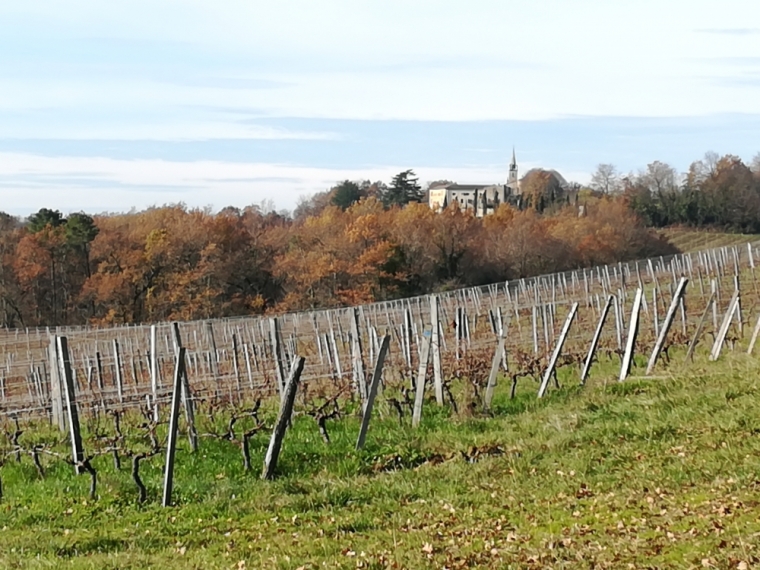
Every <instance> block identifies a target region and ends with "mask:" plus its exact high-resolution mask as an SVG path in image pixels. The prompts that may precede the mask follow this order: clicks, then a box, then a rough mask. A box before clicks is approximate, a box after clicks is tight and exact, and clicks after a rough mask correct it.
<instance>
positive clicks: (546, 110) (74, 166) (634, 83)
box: [0, 0, 760, 215]
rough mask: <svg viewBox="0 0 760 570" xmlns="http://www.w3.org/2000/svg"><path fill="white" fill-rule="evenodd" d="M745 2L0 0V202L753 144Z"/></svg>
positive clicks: (495, 169)
mask: <svg viewBox="0 0 760 570" xmlns="http://www.w3.org/2000/svg"><path fill="white" fill-rule="evenodd" d="M758 133H760V3H757V2H749V1H747V0H745V1H736V0H724V1H723V2H721V3H720V5H719V6H716V5H715V3H712V2H706V1H701V0H691V1H681V0H671V1H664V0H659V1H651V0H638V1H636V2H633V1H619V2H601V1H596V2H592V1H588V0H532V1H526V0H512V1H506V0H501V1H493V0H469V1H468V2H466V3H465V2H462V1H461V0H460V1H458V2H453V1H447V0H438V1H431V0H416V1H412V0H406V1H403V2H402V1H396V0H385V1H382V2H380V1H375V0H365V1H363V2H350V1H348V0H343V1H333V0H321V1H320V2H313V1H288V0H283V1H281V2H278V3H271V2H267V3H264V2H259V1H251V0H248V1H232V0H229V1H226V2H209V1H193V0H183V1H181V2H180V1H168V0H151V1H145V2H142V1H141V2H138V1H130V0H124V1H122V2H118V3H116V2H102V1H99V2H95V1H91V0H79V1H76V0H56V1H52V0H51V1H45V0H38V1H35V2H27V3H10V2H5V3H3V4H2V5H0V210H4V211H7V212H11V213H15V214H20V215H26V214H28V213H30V212H33V211H36V210H37V209H39V208H41V207H51V208H58V209H61V210H63V211H64V212H70V211H76V210H82V209H83V210H86V211H89V212H102V211H123V210H128V209H130V208H132V207H136V208H144V207H146V206H150V205H160V204H164V203H173V202H180V201H181V202H185V203H187V204H188V205H191V206H211V207H212V208H213V209H219V208H222V207H224V206H227V205H234V206H240V207H242V206H245V205H248V204H251V203H258V202H261V201H262V200H271V201H272V202H274V204H275V205H276V207H277V208H284V209H291V208H293V206H294V205H295V203H296V200H297V198H298V197H299V196H301V195H308V194H310V193H313V192H315V191H319V190H324V189H326V188H328V187H329V186H330V185H332V184H334V183H335V182H336V181H338V180H342V179H345V178H349V179H371V180H386V181H387V180H389V179H390V178H391V177H392V176H393V174H395V173H396V172H399V171H400V170H402V169H406V168H414V169H415V170H416V171H417V173H418V174H419V176H420V179H421V181H423V182H425V181H432V180H436V179H441V178H446V179H452V180H457V181H459V182H496V181H501V180H502V179H504V178H505V177H506V164H507V162H508V159H509V155H510V153H511V149H512V146H513V145H514V146H515V147H516V149H517V156H518V162H519V163H520V167H521V169H523V171H524V170H527V169H528V168H530V167H532V166H546V167H552V168H556V169H558V170H560V171H561V172H562V173H563V174H564V175H565V176H566V178H568V179H573V180H577V181H580V182H584V181H586V180H588V178H589V176H590V173H591V172H592V171H593V170H594V168H595V166H596V165H597V164H598V163H600V162H609V163H613V164H615V165H617V167H618V168H619V169H620V170H621V171H624V172H628V171H635V170H637V169H639V168H641V167H644V166H645V165H646V164H647V163H648V162H651V161H652V160H663V161H666V162H669V163H671V164H672V165H673V166H675V167H676V168H678V169H679V170H685V169H686V168H688V165H689V163H690V162H691V161H692V160H695V159H698V158H700V157H701V156H702V155H703V154H704V153H705V152H706V151H708V150H713V151H716V152H718V153H721V154H724V153H731V154H736V155H738V156H740V157H742V158H743V159H745V160H747V161H748V160H750V159H751V158H752V157H753V156H754V155H755V154H756V153H757V152H759V151H760V137H758Z"/></svg>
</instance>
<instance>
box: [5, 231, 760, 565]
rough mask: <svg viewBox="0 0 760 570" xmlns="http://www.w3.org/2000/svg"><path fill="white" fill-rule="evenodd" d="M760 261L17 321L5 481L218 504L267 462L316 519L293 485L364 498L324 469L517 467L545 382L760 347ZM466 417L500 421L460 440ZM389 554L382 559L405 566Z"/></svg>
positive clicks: (642, 372)
mask: <svg viewBox="0 0 760 570" xmlns="http://www.w3.org/2000/svg"><path fill="white" fill-rule="evenodd" d="M757 260H758V250H757V248H756V246H755V245H754V244H744V245H743V246H738V245H735V246H731V247H722V248H718V249H713V250H707V251H700V252H695V253H687V254H683V255H677V256H672V257H668V258H658V259H651V260H645V261H641V262H633V263H627V264H626V263H620V264H616V265H611V266H605V267H597V268H593V269H590V270H579V271H574V272H567V273H563V274H555V275H547V276H542V277H538V278H535V279H530V280H527V279H526V280H520V281H516V282H508V283H500V284H495V285H492V286H489V287H482V288H473V289H465V290H458V291H452V292H446V293H439V294H436V295H432V296H427V297H419V298H413V299H405V300H400V301H395V302H386V303H378V304H373V305H365V306H360V307H353V308H348V309H341V310H331V311H316V312H311V313H293V314H285V315H280V316H277V317H267V318H259V317H256V318H239V319H227V320H214V321H203V322H186V323H164V324H156V325H146V326H135V327H115V328H68V329H57V330H41V329H37V330H23V331H22V330H13V331H3V332H2V336H0V347H2V348H0V350H1V351H2V358H3V367H2V371H0V418H1V419H0V423H2V426H3V429H4V431H5V434H6V437H5V441H4V442H3V443H2V447H0V462H1V464H0V498H2V497H3V496H4V495H5V498H4V499H3V500H4V501H6V503H7V502H8V501H10V504H17V505H21V504H27V508H28V505H29V501H32V499H31V495H30V493H32V494H34V493H36V492H41V493H51V495H53V496H55V495H57V494H60V493H61V490H60V488H59V487H57V486H56V485H57V483H56V482H57V481H65V482H66V491H65V493H64V494H65V495H66V496H67V497H68V499H67V501H69V502H71V501H73V502H74V503H72V504H76V501H80V503H79V504H82V505H84V504H87V501H89V502H90V504H100V505H102V507H101V508H102V509H103V510H102V511H99V512H101V516H104V517H108V516H111V515H110V514H108V513H114V512H117V511H121V510H122V509H125V508H131V507H132V506H134V505H143V506H144V507H146V508H157V509H160V507H158V504H159V503H161V504H164V505H167V506H168V505H171V504H175V505H179V506H180V507H183V508H190V507H191V505H193V504H197V505H198V508H199V509H201V508H203V507H202V505H203V504H204V502H205V503H208V502H209V497H215V498H214V499H213V500H212V501H211V502H214V503H215V504H216V505H217V507H218V502H219V497H220V496H221V495H224V494H225V493H226V492H227V490H229V489H230V488H231V486H234V487H235V488H240V485H242V482H244V481H247V480H248V481H250V480H252V479H255V478H254V477H252V476H251V472H252V471H254V470H256V471H258V470H259V466H260V465H261V464H262V462H264V469H263V471H262V473H261V474H262V478H264V479H277V478H279V481H278V480H275V481H274V482H269V483H266V484H267V485H269V487H264V488H262V487H257V489H258V492H259V493H264V495H265V498H262V499H261V501H262V503H258V504H259V506H261V505H263V504H264V502H266V501H270V502H272V503H273V504H275V505H277V504H280V503H281V502H282V501H284V502H285V503H287V509H290V510H293V509H295V512H296V513H298V512H304V513H307V514H306V516H308V512H310V509H312V508H313V507H314V505H313V504H302V505H300V507H299V508H296V507H294V505H293V501H294V500H295V499H293V496H297V495H299V494H300V493H301V492H303V494H304V496H309V497H311V499H310V500H317V501H319V500H323V501H326V502H327V503H329V504H333V503H334V502H335V501H337V503H336V505H338V506H341V507H345V506H346V505H345V504H340V499H339V498H337V497H336V496H333V495H334V494H335V493H338V491H337V490H335V489H333V490H332V491H331V490H330V489H327V488H325V489H324V490H322V491H320V492H319V493H317V495H318V496H317V498H316V499H315V498H314V493H315V492H316V491H315V490H314V488H313V487H310V486H309V485H310V484H309V483H307V482H306V481H308V480H309V479H311V478H317V479H319V478H320V477H324V474H325V472H326V471H327V472H329V473H338V474H339V476H342V477H355V476H360V477H365V478H370V479H371V478H373V477H381V476H382V475H383V474H385V473H390V472H396V471H405V470H410V469H411V470H414V471H415V472H417V470H418V469H420V468H425V467H428V466H436V465H447V466H449V467H445V468H446V469H455V470H456V469H460V468H461V467H451V466H450V465H451V462H452V461H455V460H461V459H463V460H464V464H466V465H482V466H488V465H493V464H492V463H490V462H489V461H490V459H491V458H497V457H498V458H500V459H505V460H506V461H507V462H508V463H509V464H510V465H513V467H512V469H515V468H516V467H515V466H514V465H516V462H520V461H523V459H522V455H523V454H527V450H525V448H524V447H522V446H519V447H520V449H518V447H515V448H510V447H508V446H505V445H504V444H503V442H501V441H499V436H498V433H491V432H490V431H489V430H490V429H493V428H489V427H485V426H487V425H488V424H489V422H490V423H492V424H493V425H494V426H499V425H502V422H503V421H507V420H508V419H509V418H510V417H512V416H515V414H521V413H523V412H525V411H526V410H533V411H536V410H538V413H539V414H540V413H542V412H541V410H544V409H546V408H541V407H539V403H540V401H541V400H542V399H549V400H550V401H551V403H550V404H549V405H550V406H554V407H555V410H556V411H559V410H561V409H562V406H563V405H566V406H567V409H568V410H570V409H572V408H573V406H574V405H575V404H573V398H574V397H575V396H577V395H578V394H579V393H581V392H584V391H585V392H588V391H591V390H594V389H597V388H599V387H600V386H607V385H608V384H614V385H615V386H620V387H621V388H610V389H611V390H617V391H618V392H617V393H618V394H622V395H626V396H631V397H634V398H635V396H636V393H637V392H636V391H635V390H636V389H637V388H636V387H637V386H641V384H640V383H641V381H642V380H641V379H642V378H644V377H647V376H651V377H653V378H662V377H663V375H666V376H667V377H671V373H670V372H669V370H670V368H671V366H672V365H676V364H677V366H673V368H676V369H680V368H682V367H683V363H684V361H685V360H686V361H694V362H696V363H697V364H698V365H699V366H700V367H702V368H701V369H704V370H705V371H709V370H710V368H711V367H717V366H719V364H717V363H716V362H715V361H717V360H719V359H721V358H725V355H724V356H721V353H722V352H723V351H726V350H730V351H733V352H734V353H738V352H743V353H747V352H750V353H751V352H752V350H753V347H754V344H755V341H756V338H757V336H758V327H757V326H756V324H755V319H756V313H757V311H756V309H757V306H758V287H757V282H756V276H755V263H756V262H757ZM759 322H760V321H759ZM706 373H708V372H706ZM632 376H633V377H634V378H631V377H632ZM623 380H625V381H626V383H624V384H620V383H619V382H620V381H623ZM695 382H696V381H695ZM623 386H631V387H633V388H632V389H631V390H632V391H630V392H628V391H626V390H625V389H624V388H622V387H623ZM558 389H559V390H558ZM641 390H644V391H646V388H641ZM605 394H607V392H605ZM600 397H603V396H600ZM739 397H741V394H739V393H737V395H735V398H739ZM373 413H374V415H375V416H376V417H375V419H374V420H373ZM558 413H559V412H558ZM515 417H516V416H515ZM568 417H570V416H568ZM454 418H458V419H457V421H458V422H464V424H463V425H462V427H461V429H462V430H463V432H464V433H470V432H469V431H468V430H470V429H474V428H473V427H472V426H474V425H478V426H481V427H480V428H477V429H476V430H475V431H474V432H472V434H471V435H474V434H476V433H477V430H478V429H482V430H483V432H484V433H491V437H489V438H485V439H484V440H482V441H481V440H478V438H477V437H473V441H476V440H477V443H473V444H471V445H467V446H464V447H462V446H461V445H460V444H458V443H457V438H456V432H457V430H458V429H459V428H457V427H456V425H453V424H452V419H454ZM505 418H506V420H505ZM556 421H561V422H564V423H563V425H562V430H565V429H569V430H570V431H572V430H573V429H574V427H573V426H572V425H570V424H567V423H566V422H567V421H569V420H567V419H565V420H556ZM610 421H612V420H610ZM472 422H476V423H475V424H473V423H472ZM288 427H289V429H288ZM576 427H579V426H576ZM513 428H514V430H515V431H516V433H519V432H520V427H519V426H517V425H515V426H513ZM530 429H533V428H528V430H529V431H527V432H525V433H524V437H525V438H526V439H531V438H534V437H535V434H534V433H533V432H531V431H530ZM179 435H181V436H182V437H181V438H180V437H179ZM415 438H416V439H415ZM420 440H422V441H425V442H427V443H428V444H430V443H431V442H432V441H434V442H435V444H434V445H421V446H420V445H419V442H420ZM185 441H186V443H185ZM447 441H448V442H450V444H451V445H450V446H448V447H447ZM415 442H416V443H415ZM281 449H282V460H281V461H280V462H279V463H278V456H279V455H280V450H281ZM175 463H176V466H175ZM457 465H458V463H457ZM220 466H224V469H225V470H226V471H222V472H219V473H214V472H213V471H216V470H218V469H220V468H221V467H220ZM485 468H486V467H478V469H485ZM6 473H8V475H6ZM484 476H485V475H484ZM231 480H234V481H236V482H237V483H236V485H232V482H231ZM13 483H18V485H19V488H14V486H13ZM484 483H485V481H484ZM3 484H4V485H3ZM364 484H365V483H361V482H359V483H357V485H358V486H359V487H361V486H362V485H364ZM243 486H244V485H243ZM175 488H176V489H175ZM266 489H269V490H266ZM299 489H301V490H300V491H299ZM307 489H308V490H307ZM173 491H174V494H173ZM238 492H245V491H242V490H241V491H238ZM342 492H343V493H344V494H346V496H348V497H350V496H353V495H352V493H351V492H349V491H345V490H344V491H342ZM495 492H496V491H494V493H495ZM579 492H581V493H582V491H579ZM587 492H588V493H592V491H591V490H587ZM278 493H284V495H283V497H280V496H279V495H278ZM320 493H321V494H320ZM159 494H160V495H161V500H160V501H159V497H158V495H159ZM220 494H221V495H220ZM325 494H326V495H325ZM338 494H339V493H338ZM235 496H236V494H233V495H232V499H229V498H227V499H225V500H224V503H225V506H224V507H223V509H222V510H223V511H225V512H228V513H232V511H233V510H234V508H233V506H232V505H233V503H234V498H235ZM278 497H279V498H278ZM285 497H290V498H285ZM319 497H321V499H320V498H319ZM511 499H514V497H511ZM405 500H406V499H405ZM14 501H16V503H14ZM93 501H94V502H95V503H93ZM317 506H318V505H317ZM262 508H263V507H262ZM113 509H116V511H114V510H113ZM287 509H286V510H287ZM299 509H300V511H299ZM72 516H73V513H72ZM230 516H232V515H231V514H230ZM293 516H294V517H296V518H297V514H296V515H293ZM494 516H496V515H494ZM202 518H203V517H199V522H200V520H201V519H202ZM296 518H293V526H296V523H295V521H296ZM497 518H498V517H497ZM320 520H321V519H320ZM322 522H324V521H322ZM82 524H85V523H84V522H82ZM162 524H163V523H162ZM215 524H216V525H217V526H225V525H224V524H220V523H219V521H217V523H215ZM327 526H329V525H327ZM294 532H296V531H294ZM352 532H353V531H352ZM514 536H515V538H514V542H517V543H519V542H520V541H521V539H520V537H519V533H517V534H515V535H514ZM180 542H181V541H180ZM426 544H427V543H426ZM260 546H261V545H260ZM26 548H27V549H30V548H31V549H32V550H33V546H32V545H31V544H27V546H26ZM181 548H182V547H181V546H179V547H178V549H181ZM258 548H259V547H257V549H258ZM261 548H263V546H261ZM425 548H426V547H425ZM118 549H119V548H118V545H110V546H109V545H108V544H105V545H103V546H102V548H101V549H98V548H95V549H90V550H97V551H98V552H100V551H105V552H110V551H114V550H118ZM494 549H495V550H497V551H498V550H499V548H496V546H494ZM343 550H344V549H341V554H342V555H344V556H345V555H346V553H344V552H342V551H343ZM486 550H488V551H490V550H489V549H486ZM351 552H353V551H351ZM182 554H184V552H183V553H182ZM423 554H425V555H426V556H427V555H429V556H427V558H428V559H432V558H434V554H435V547H433V546H430V552H424V551H423ZM58 555H66V556H75V555H76V553H75V552H69V553H68V554H65V553H64V554H60V553H59V554H58ZM384 556H385V557H386V559H385V561H383V560H380V559H379V558H377V557H376V559H375V560H374V562H373V564H376V565H377V567H384V566H386V565H388V564H386V563H385V562H388V561H389V560H390V559H389V558H388V556H387V555H384ZM745 558H747V557H745ZM539 559H540V558H539ZM539 559H537V560H539ZM227 562H228V563H227V567H232V566H233V563H234V562H235V561H227ZM344 562H346V561H345V560H343V562H342V563H341V564H343V563H344ZM348 562H349V563H350V564H354V566H352V567H356V566H358V565H359V562H362V563H363V561H362V560H360V559H356V560H349V561H348ZM493 562H494V561H488V563H489V564H490V563H493ZM480 563H485V562H483V561H481V562H480ZM122 564H123V563H122ZM199 564H200V563H199ZM367 564H368V566H367V567H370V566H369V561H367ZM273 565H275V566H276V565H279V566H281V567H291V565H290V561H289V559H285V558H282V557H280V558H278V559H277V561H276V563H275V564H273ZM339 566H340V565H339ZM613 566H614V564H613ZM119 567H123V565H122V566H119ZM135 567H139V566H135ZM199 567H201V566H199ZM293 567H295V566H293Z"/></svg>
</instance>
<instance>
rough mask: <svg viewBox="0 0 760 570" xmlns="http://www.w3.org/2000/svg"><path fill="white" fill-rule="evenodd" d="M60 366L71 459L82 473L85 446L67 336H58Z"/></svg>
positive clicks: (76, 470) (75, 467)
mask: <svg viewBox="0 0 760 570" xmlns="http://www.w3.org/2000/svg"><path fill="white" fill-rule="evenodd" d="M57 344H58V364H59V366H58V368H59V370H60V372H61V373H62V374H63V385H64V387H65V392H66V394H65V396H66V411H67V412H68V416H69V435H70V439H71V459H72V461H73V462H74V470H75V472H76V473H77V475H79V474H80V473H82V465H81V463H82V461H84V448H83V447H82V434H81V431H80V429H79V413H78V411H77V402H76V396H75V395H74V378H73V377H72V375H71V360H70V359H69V344H68V340H67V339H66V337H65V336H59V337H58V341H57Z"/></svg>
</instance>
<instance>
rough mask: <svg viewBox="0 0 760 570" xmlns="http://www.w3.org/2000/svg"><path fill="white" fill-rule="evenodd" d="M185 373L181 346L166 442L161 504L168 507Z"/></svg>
mask: <svg viewBox="0 0 760 570" xmlns="http://www.w3.org/2000/svg"><path fill="white" fill-rule="evenodd" d="M184 374H185V349H184V348H183V347H181V346H180V347H179V348H178V350H177V360H176V363H175V365H174V381H173V386H174V387H173V390H172V407H171V412H170V415H169V434H168V439H167V442H166V467H165V468H164V493H163V497H162V498H161V506H163V507H168V506H170V505H171V502H172V490H173V487H174V456H175V455H176V453H177V424H178V423H179V406H180V400H181V399H182V376H183V375H184Z"/></svg>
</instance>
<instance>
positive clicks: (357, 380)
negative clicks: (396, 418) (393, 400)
mask: <svg viewBox="0 0 760 570" xmlns="http://www.w3.org/2000/svg"><path fill="white" fill-rule="evenodd" d="M406 314H407V315H409V312H408V311H407V313H406ZM351 365H352V369H353V373H354V389H355V390H356V392H357V394H358V395H359V398H360V399H361V401H362V402H366V401H367V381H366V378H365V376H364V358H363V355H362V339H361V334H360V332H359V309H358V308H356V307H354V309H353V310H352V311H351Z"/></svg>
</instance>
